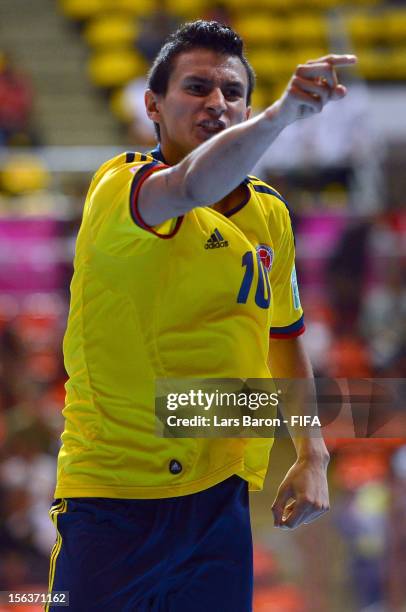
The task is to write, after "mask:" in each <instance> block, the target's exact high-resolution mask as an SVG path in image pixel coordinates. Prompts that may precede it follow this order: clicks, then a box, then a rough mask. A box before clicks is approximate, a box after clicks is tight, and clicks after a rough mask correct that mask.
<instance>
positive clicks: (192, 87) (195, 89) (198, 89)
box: [186, 83, 205, 95]
mask: <svg viewBox="0 0 406 612" xmlns="http://www.w3.org/2000/svg"><path fill="white" fill-rule="evenodd" d="M186 89H187V90H188V91H190V92H191V93H193V94H197V95H200V94H204V92H205V89H204V85H202V84H201V83H189V85H188V86H187V88H186Z"/></svg>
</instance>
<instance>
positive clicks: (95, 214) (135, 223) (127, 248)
mask: <svg viewBox="0 0 406 612" xmlns="http://www.w3.org/2000/svg"><path fill="white" fill-rule="evenodd" d="M140 157H146V156H140ZM167 167H168V166H165V165H164V164H162V163H160V162H158V161H156V160H152V158H149V159H147V160H146V161H144V160H140V159H137V158H135V159H134V161H131V162H127V161H125V160H123V161H119V162H118V163H116V164H114V165H112V166H110V167H109V166H107V168H103V167H102V169H101V170H100V171H99V173H97V174H96V176H95V178H94V179H93V183H92V185H91V188H90V190H89V194H88V198H87V203H86V206H85V215H86V220H87V222H89V223H90V227H91V235H92V238H93V241H94V244H95V246H96V247H97V248H99V249H100V250H102V251H104V252H106V253H109V254H114V255H128V254H130V252H131V250H132V248H135V243H139V241H143V242H145V241H154V240H157V239H168V238H171V237H173V236H174V235H175V234H176V232H177V231H178V229H179V227H180V224H181V223H182V217H179V218H175V219H168V220H167V221H164V222H163V223H161V224H160V225H157V226H154V227H151V226H149V225H147V224H146V223H145V222H144V221H143V219H142V217H141V215H140V212H139V210H138V194H139V191H140V188H141V186H142V184H143V182H144V181H145V180H146V179H147V178H148V177H149V176H151V174H153V173H154V172H159V171H160V170H163V169H164V168H167Z"/></svg>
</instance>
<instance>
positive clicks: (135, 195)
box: [131, 164, 183, 240]
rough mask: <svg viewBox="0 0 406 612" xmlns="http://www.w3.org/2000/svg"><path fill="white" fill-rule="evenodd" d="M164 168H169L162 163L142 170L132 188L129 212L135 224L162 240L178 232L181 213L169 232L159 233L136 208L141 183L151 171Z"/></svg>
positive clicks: (181, 219)
mask: <svg viewBox="0 0 406 612" xmlns="http://www.w3.org/2000/svg"><path fill="white" fill-rule="evenodd" d="M164 168H169V166H166V165H163V164H158V165H157V166H152V168H150V169H149V170H147V171H146V172H144V174H143V175H142V176H141V177H140V178H139V180H138V182H137V186H136V188H135V190H134V193H133V194H132V201H131V212H132V214H133V218H134V221H135V222H136V224H137V225H139V226H140V227H142V228H143V229H145V230H147V231H148V232H151V234H154V235H155V236H158V238H162V239H163V240H166V239H167V238H172V237H173V236H175V234H176V233H177V232H178V230H179V228H180V226H181V224H182V221H183V215H182V216H181V217H178V218H177V220H176V225H175V227H174V229H173V231H172V232H171V233H170V234H160V233H159V232H157V231H155V229H154V228H153V227H152V226H151V225H148V224H147V223H145V221H144V220H143V218H142V217H141V214H140V211H139V210H138V194H139V191H140V189H141V186H142V185H143V183H144V181H145V180H146V179H147V178H148V177H149V176H151V174H152V173H153V172H156V171H157V170H163V169H164ZM134 180H135V181H136V180H137V175H135V177H134Z"/></svg>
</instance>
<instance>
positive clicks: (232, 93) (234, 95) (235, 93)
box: [224, 87, 242, 100]
mask: <svg viewBox="0 0 406 612" xmlns="http://www.w3.org/2000/svg"><path fill="white" fill-rule="evenodd" d="M224 95H225V97H226V98H227V100H237V99H238V98H241V97H242V93H241V91H240V90H239V89H236V88H235V87H231V88H230V89H227V90H226V91H225V93H224Z"/></svg>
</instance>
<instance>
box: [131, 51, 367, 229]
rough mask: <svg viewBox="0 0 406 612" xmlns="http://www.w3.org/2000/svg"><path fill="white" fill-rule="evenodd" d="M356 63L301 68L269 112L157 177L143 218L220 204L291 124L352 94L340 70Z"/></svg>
mask: <svg viewBox="0 0 406 612" xmlns="http://www.w3.org/2000/svg"><path fill="white" fill-rule="evenodd" d="M355 62H356V58H355V56H354V55H327V56H325V57H322V58H320V59H317V60H310V61H309V62H307V63H306V64H301V65H299V66H298V67H297V69H296V71H295V73H294V74H293V76H292V78H291V79H290V81H289V83H288V86H287V88H286V90H285V92H284V93H283V95H282V96H281V98H280V99H279V100H277V101H276V102H275V103H274V104H273V105H272V106H270V107H269V108H267V109H266V110H265V111H264V112H262V113H261V114H259V115H257V116H256V117H254V118H253V119H249V120H247V121H244V122H243V123H240V124H238V125H236V126H233V127H230V128H228V129H225V130H224V131H223V132H220V133H219V134H217V135H215V136H213V137H212V138H210V140H208V141H206V142H204V143H203V144H201V145H200V146H199V147H197V148H196V149H195V150H194V151H192V152H191V153H190V154H189V155H187V156H186V157H185V158H184V159H183V160H182V161H181V162H180V163H178V164H176V165H175V166H173V167H171V168H167V169H165V170H162V171H160V172H156V173H154V174H152V175H151V176H150V177H148V178H147V179H146V181H145V183H144V184H143V185H142V187H141V189H140V193H139V199H138V205H139V211H140V214H141V216H142V218H143V220H144V221H145V222H146V223H147V224H148V225H158V224H159V223H162V222H163V221H166V220H167V219H171V218H174V217H177V216H179V215H182V214H184V213H186V212H188V211H189V210H191V209H192V208H195V207H197V206H208V205H210V204H213V203H215V202H218V201H220V200H221V199H222V198H224V197H225V196H226V195H228V194H229V193H230V192H231V191H233V190H234V189H235V188H236V187H237V185H239V184H240V183H241V181H242V180H243V179H244V178H245V177H246V175H247V174H249V172H250V171H251V170H252V168H253V167H254V165H255V164H256V162H257V161H258V159H259V158H260V157H261V156H262V155H263V153H264V152H265V151H266V150H267V148H268V147H269V146H270V145H271V144H272V143H273V141H274V140H275V139H276V137H277V136H278V135H279V134H280V132H281V131H282V130H283V129H284V128H285V127H286V126H288V125H289V124H291V123H293V122H294V121H297V120H298V119H302V118H305V117H307V116H310V115H312V114H314V113H319V112H321V110H322V109H323V107H324V106H325V105H326V104H327V102H328V101H329V100H339V99H341V98H343V97H344V96H345V95H346V88H345V87H344V86H343V85H341V84H339V82H338V78H337V75H336V68H337V67H340V66H348V65H351V64H354V63H355Z"/></svg>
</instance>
